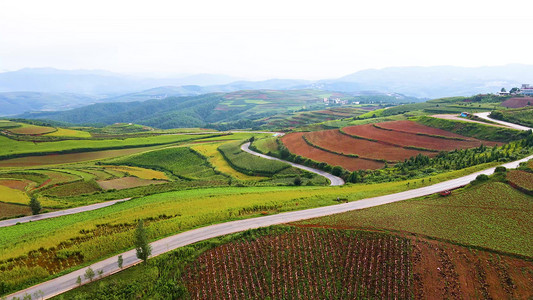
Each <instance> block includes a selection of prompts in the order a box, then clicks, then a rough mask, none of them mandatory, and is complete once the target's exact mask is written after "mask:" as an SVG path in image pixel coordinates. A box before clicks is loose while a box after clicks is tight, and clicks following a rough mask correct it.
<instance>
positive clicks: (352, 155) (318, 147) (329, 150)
mask: <svg viewBox="0 0 533 300" xmlns="http://www.w3.org/2000/svg"><path fill="white" fill-rule="evenodd" d="M302 139H303V140H304V141H305V142H306V143H307V144H308V145H309V146H311V147H315V148H317V149H320V150H322V151H326V152H329V153H332V154H336V155H341V156H346V157H350V158H360V159H365V160H371V161H377V162H382V163H384V162H387V163H397V162H398V161H396V160H386V159H373V158H368V157H364V156H360V155H359V154H349V153H342V152H337V151H335V150H331V149H327V148H324V147H321V146H318V145H315V144H313V143H312V142H310V141H309V139H307V137H306V136H305V134H304V135H302Z"/></svg>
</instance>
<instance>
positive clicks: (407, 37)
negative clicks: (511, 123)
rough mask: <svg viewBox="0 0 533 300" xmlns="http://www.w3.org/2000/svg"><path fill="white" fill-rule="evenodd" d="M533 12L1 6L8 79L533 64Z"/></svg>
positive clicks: (358, 5)
mask: <svg viewBox="0 0 533 300" xmlns="http://www.w3.org/2000/svg"><path fill="white" fill-rule="evenodd" d="M532 13H533V1H515V0H510V1H477V0H476V1H469V0H460V1H457V0H446V1H428V0H416V1H410V0H402V1H399V0H392V1H380V0H377V1H376V0H365V1H356V0H352V1H332V0H328V1H326V0H322V1H309V0H306V1H289V0H282V1H278V0H268V1H252V0H247V1H228V0H224V1H221V0H218V1H201V0H200V1H199V0H194V1H193V0H187V1H178V0H175V1H157V0H150V1H132V0H128V1H115V0H104V1H100V0H96V1H95V0H91V1H88V0H87V1H73V0H66V1H58V0H46V1H42V0H40V1H26V0H2V1H1V2H0V71H7V70H16V69H20V68H25V67H55V68H61V69H105V70H110V71H115V72H126V73H150V74H171V73H220V74H228V75H233V76H237V77H242V78H249V79H263V78H270V77H278V78H305V79H318V78H333V77H340V76H343V75H346V74H349V73H352V72H355V71H358V70H361V69H367V68H383V67H387V66H412V65H417V66H429V65H457V66H482V65H502V64H508V63H523V64H533V52H532V51H531V49H532V46H533V40H532V39H531V34H532V31H533V15H532Z"/></svg>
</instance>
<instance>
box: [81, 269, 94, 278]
mask: <svg viewBox="0 0 533 300" xmlns="http://www.w3.org/2000/svg"><path fill="white" fill-rule="evenodd" d="M94 275H95V274H94V270H93V269H92V268H91V267H88V268H87V270H85V275H83V276H84V277H85V279H89V281H93V278H94Z"/></svg>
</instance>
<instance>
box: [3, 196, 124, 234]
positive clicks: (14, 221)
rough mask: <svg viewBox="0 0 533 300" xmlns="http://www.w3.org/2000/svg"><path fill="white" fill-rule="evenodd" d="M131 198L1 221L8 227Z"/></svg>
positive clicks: (97, 207) (87, 209) (88, 209)
mask: <svg viewBox="0 0 533 300" xmlns="http://www.w3.org/2000/svg"><path fill="white" fill-rule="evenodd" d="M130 199H131V198H124V199H118V200H112V201H106V202H101V203H96V204H91V205H86V206H79V207H75V208H70V209H65V210H58V211H54V212H50V213H45V214H40V215H35V216H27V217H22V218H16V219H8V220H4V221H0V227H8V226H13V225H16V224H17V223H26V222H33V221H39V220H44V219H50V218H55V217H60V216H66V215H72V214H77V213H80V212H84V211H91V210H95V209H99V208H103V207H106V206H110V205H113V204H115V203H118V202H124V201H128V200H130Z"/></svg>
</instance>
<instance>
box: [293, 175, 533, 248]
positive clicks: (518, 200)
mask: <svg viewBox="0 0 533 300" xmlns="http://www.w3.org/2000/svg"><path fill="white" fill-rule="evenodd" d="M532 200H533V197H531V196H527V195H525V194H523V193H520V192H519V191H517V190H515V189H513V188H511V187H510V186H508V185H506V184H504V183H500V182H489V183H484V184H481V185H476V186H472V187H468V188H465V189H462V190H457V191H454V192H453V194H452V195H451V196H448V197H440V196H437V195H432V196H427V197H424V198H420V199H413V200H408V201H402V202H398V203H392V204H388V205H383V206H378V207H372V208H368V209H364V210H358V211H352V212H348V213H343V214H338V215H333V216H328V217H323V218H317V219H313V220H307V221H302V222H300V223H299V224H314V225H319V226H322V225H324V226H335V227H342V228H346V227H349V228H375V229H385V230H394V231H395V230H399V231H408V232H413V233H417V234H422V235H427V236H431V237H436V238H441V239H446V240H451V241H455V242H459V243H462V244H466V245H473V246H480V247H486V248H490V249H494V250H498V251H503V252H508V253H515V254H520V255H525V256H529V257H533V236H532V235H531V234H530V232H529V231H530V228H532V227H533V201H532Z"/></svg>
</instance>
